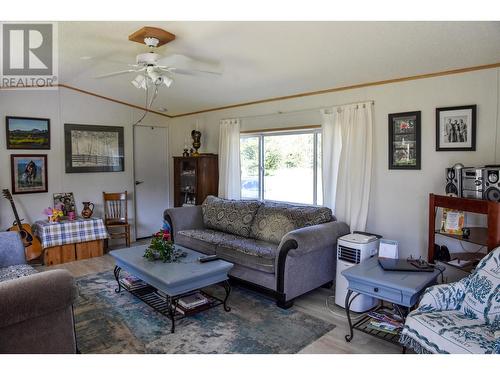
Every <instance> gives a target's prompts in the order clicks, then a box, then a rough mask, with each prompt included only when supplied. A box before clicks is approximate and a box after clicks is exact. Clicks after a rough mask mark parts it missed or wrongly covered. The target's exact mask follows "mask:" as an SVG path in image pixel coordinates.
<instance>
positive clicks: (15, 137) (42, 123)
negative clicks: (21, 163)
mask: <svg viewBox="0 0 500 375" xmlns="http://www.w3.org/2000/svg"><path fill="white" fill-rule="evenodd" d="M5 128H6V131H7V137H6V139H7V149H9V150H50V119H48V118H33V117H14V116H6V117H5Z"/></svg>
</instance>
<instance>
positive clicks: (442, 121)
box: [436, 105, 476, 151]
mask: <svg viewBox="0 0 500 375" xmlns="http://www.w3.org/2000/svg"><path fill="white" fill-rule="evenodd" d="M436 151H476V105H465V106H461V107H446V108H436Z"/></svg>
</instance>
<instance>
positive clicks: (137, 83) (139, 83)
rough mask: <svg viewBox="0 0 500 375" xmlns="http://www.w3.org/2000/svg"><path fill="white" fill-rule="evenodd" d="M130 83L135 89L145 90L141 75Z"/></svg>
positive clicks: (144, 79) (143, 78) (144, 81)
mask: <svg viewBox="0 0 500 375" xmlns="http://www.w3.org/2000/svg"><path fill="white" fill-rule="evenodd" d="M130 83H132V84H133V85H134V87H135V88H137V89H144V90H146V78H145V77H144V76H143V75H142V74H139V75H138V76H137V77H135V78H134V79H133V80H132V81H131V82H130Z"/></svg>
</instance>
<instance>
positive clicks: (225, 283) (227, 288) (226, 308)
mask: <svg viewBox="0 0 500 375" xmlns="http://www.w3.org/2000/svg"><path fill="white" fill-rule="evenodd" d="M223 286H224V290H225V291H226V297H225V298H224V311H226V312H229V311H231V308H230V307H229V306H228V305H227V300H228V299H229V294H230V293H231V285H230V284H229V281H227V280H226V281H224V284H223Z"/></svg>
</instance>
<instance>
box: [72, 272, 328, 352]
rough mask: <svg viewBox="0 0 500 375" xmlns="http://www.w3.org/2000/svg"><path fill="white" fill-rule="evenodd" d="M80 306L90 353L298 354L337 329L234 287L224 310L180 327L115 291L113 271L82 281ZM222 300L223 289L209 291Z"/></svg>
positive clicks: (81, 338) (81, 340)
mask: <svg viewBox="0 0 500 375" xmlns="http://www.w3.org/2000/svg"><path fill="white" fill-rule="evenodd" d="M77 284H78V289H79V295H78V298H77V301H76V303H75V308H74V311H75V321H76V323H75V325H76V337H77V343H78V348H79V350H80V351H81V352H82V353H84V354H86V353H178V354H180V353H296V352H298V351H300V350H301V349H302V348H304V347H305V346H307V345H308V344H309V343H311V342H313V341H314V340H316V339H317V338H319V337H321V336H322V335H324V334H325V333H327V332H328V331H330V330H332V329H333V328H335V325H333V324H330V323H327V322H325V321H323V320H320V319H317V318H315V317H313V316H310V315H307V314H304V313H302V312H300V311H297V310H295V309H294V308H293V307H292V308H291V309H289V310H283V309H280V308H278V307H277V306H276V305H275V302H274V301H272V300H271V299H268V298H267V297H265V296H263V295H260V294H258V293H256V292H253V291H250V290H247V289H244V288H242V287H233V290H232V291H231V296H230V298H229V306H230V307H231V311H230V312H225V311H224V309H223V308H222V306H218V307H215V308H213V309H210V310H207V311H204V312H201V313H199V314H197V315H194V316H190V317H187V318H185V319H182V320H180V321H177V322H176V329H175V333H170V321H169V320H168V319H167V318H166V317H165V316H163V315H161V314H160V313H157V312H156V311H154V310H153V309H152V308H151V307H149V306H148V305H146V304H145V303H143V302H142V301H140V300H139V299H137V298H135V297H134V296H132V295H131V294H130V293H128V292H127V291H122V292H121V293H120V294H117V293H115V292H114V289H115V287H116V281H115V280H114V277H113V272H111V271H110V272H104V273H98V274H92V275H88V276H84V277H81V278H79V279H78V280H77ZM210 291H211V292H212V293H214V294H216V295H217V296H219V297H222V296H223V295H224V291H223V289H222V287H219V288H217V287H214V288H213V289H212V290H210Z"/></svg>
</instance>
